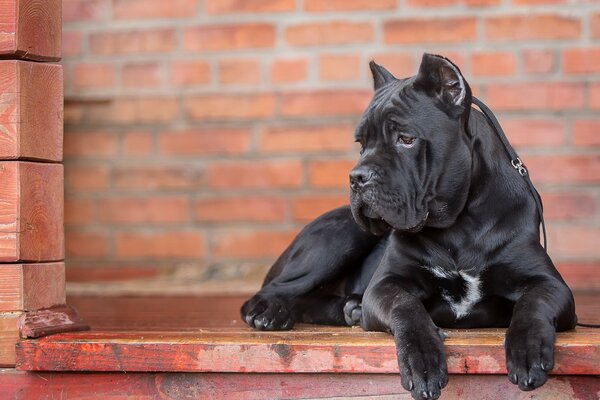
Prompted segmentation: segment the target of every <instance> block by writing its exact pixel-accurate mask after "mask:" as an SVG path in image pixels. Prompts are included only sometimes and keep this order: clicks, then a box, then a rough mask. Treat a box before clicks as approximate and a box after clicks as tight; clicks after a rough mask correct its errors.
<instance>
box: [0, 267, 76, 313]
mask: <svg viewBox="0 0 600 400" xmlns="http://www.w3.org/2000/svg"><path fill="white" fill-rule="evenodd" d="M64 303H65V264H64V263H63V262H58V263H41V264H4V265H0V311H1V312H6V311H31V310H38V309H40V308H48V307H52V306H56V305H59V304H64Z"/></svg>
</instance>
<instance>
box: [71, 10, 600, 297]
mask: <svg viewBox="0 0 600 400" xmlns="http://www.w3.org/2000/svg"><path fill="white" fill-rule="evenodd" d="M63 4H64V33H63V42H64V43H63V46H64V56H65V61H64V65H65V76H66V88H65V89H66V92H65V93H66V109H65V121H66V132H65V158H66V195H67V197H66V223H67V258H68V279H69V281H70V289H71V290H72V291H87V290H93V289H94V288H96V289H97V288H101V290H102V291H106V290H125V291H134V292H137V291H144V290H146V291H148V290H170V291H178V290H182V291H185V290H238V289H245V290H248V289H253V288H255V287H256V285H257V283H258V282H259V281H260V280H261V279H262V276H263V274H264V271H265V268H266V267H268V265H269V264H270V263H271V262H272V261H273V259H274V258H275V257H276V256H277V255H278V254H279V253H280V252H281V251H282V250H283V249H284V247H285V246H286V244H287V243H288V242H289V241H290V239H291V238H292V237H293V236H294V234H295V233H296V232H297V231H298V229H299V228H300V227H301V226H302V225H303V224H305V223H306V222H307V221H309V220H310V219H311V218H313V217H315V216H316V215H318V214H320V213H322V212H323V211H325V210H328V209H330V208H333V207H335V206H337V205H340V204H343V203H345V202H346V198H347V173H348V171H349V169H350V167H351V166H352V165H353V163H354V160H355V158H356V150H357V149H356V146H355V145H354V144H353V143H352V131H353V125H354V124H355V122H356V120H357V117H358V116H359V114H360V113H361V111H362V110H363V108H364V106H365V105H366V104H367V102H368V100H369V97H370V94H371V78H370V76H369V73H368V65H367V63H368V61H369V60H370V59H375V60H377V61H378V62H379V63H381V64H383V65H385V66H386V67H388V68H389V69H390V70H391V71H393V72H394V73H395V74H396V75H397V76H406V75H412V74H414V73H415V71H416V68H417V66H418V62H419V60H420V57H421V54H422V52H423V51H429V52H437V53H441V54H444V55H446V56H448V57H450V58H451V59H452V60H454V61H455V62H456V63H457V64H458V65H459V66H460V67H461V69H462V71H463V72H464V74H465V75H466V77H467V79H468V80H469V81H470V83H471V85H472V87H473V88H474V90H475V93H476V94H477V95H478V96H480V97H481V98H482V99H483V100H485V101H487V102H488V104H489V105H490V106H491V107H492V108H493V109H494V110H495V111H497V113H498V116H499V118H500V119H501V121H502V123H503V124H504V126H505V129H506V130H507V132H508V134H509V136H510V139H511V140H512V142H513V143H514V144H515V145H516V147H517V150H518V151H519V152H520V154H521V155H522V157H523V158H524V159H525V161H526V163H527V165H528V166H529V167H530V170H531V175H532V176H533V178H534V181H535V182H536V183H537V185H538V187H539V188H540V189H541V192H542V193H543V197H544V201H545V205H546V216H547V220H548V229H549V232H550V238H549V239H550V250H551V253H552V255H553V257H554V259H555V260H556V261H557V263H558V264H559V265H560V267H561V270H562V271H563V272H564V274H565V275H566V276H567V279H568V280H569V281H570V282H571V283H572V284H573V285H575V286H578V287H590V286H596V287H598V286H600V282H599V280H600V278H599V277H598V276H599V275H600V274H598V272H597V271H598V269H597V268H598V267H600V246H599V245H600V203H599V201H600V186H599V184H600V148H599V147H598V146H599V145H600V116H599V115H598V112H599V111H600V4H599V3H597V2H592V1H576V0H571V1H566V0H563V1H561V0H546V1H544V0H512V1H509V0H440V1H432V0H368V1H367V0H330V1H322V0H272V1H271V0H260V1H258V0H257V1H254V0H252V1H241V0H239V1H235V0H204V1H197V0H170V1H163V0H64V2H63ZM596 265H598V267H596ZM102 282H104V283H106V282H110V285H100V286H99V285H97V283H102Z"/></svg>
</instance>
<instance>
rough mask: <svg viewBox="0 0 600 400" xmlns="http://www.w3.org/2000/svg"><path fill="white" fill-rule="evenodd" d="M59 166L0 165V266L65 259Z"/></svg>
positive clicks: (21, 163) (60, 172)
mask: <svg viewBox="0 0 600 400" xmlns="http://www.w3.org/2000/svg"><path fill="white" fill-rule="evenodd" d="M63 185H64V178H63V166H62V165H60V164H42V163H34V162H23V161H0V199H2V201H1V202H0V262H19V261H26V262H28V261H32V262H42V261H60V260H63V259H64V255H65V254H64V227H63V221H64V189H63Z"/></svg>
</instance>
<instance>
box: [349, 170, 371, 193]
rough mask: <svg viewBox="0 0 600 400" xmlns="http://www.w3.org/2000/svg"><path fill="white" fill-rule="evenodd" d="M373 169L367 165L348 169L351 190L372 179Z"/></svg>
mask: <svg viewBox="0 0 600 400" xmlns="http://www.w3.org/2000/svg"><path fill="white" fill-rule="evenodd" d="M374 175H375V174H374V173H373V170H371V169H370V168H368V167H365V166H361V167H357V168H354V169H353V170H352V171H350V187H351V188H352V190H358V189H361V188H362V187H364V186H365V185H366V184H367V183H369V181H371V180H372V179H373V176H374Z"/></svg>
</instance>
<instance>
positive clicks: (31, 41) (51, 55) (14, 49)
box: [0, 0, 62, 61]
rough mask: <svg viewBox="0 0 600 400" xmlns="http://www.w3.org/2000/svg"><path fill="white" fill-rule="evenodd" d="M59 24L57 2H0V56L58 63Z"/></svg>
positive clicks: (58, 6)
mask: <svg viewBox="0 0 600 400" xmlns="http://www.w3.org/2000/svg"><path fill="white" fill-rule="evenodd" d="M61 25H62V2H61V0H0V55H1V56H4V57H7V56H8V57H11V58H22V59H27V60H35V61H58V60H60V57H61Z"/></svg>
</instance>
